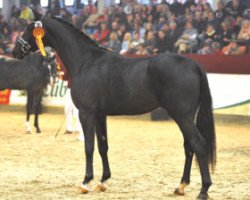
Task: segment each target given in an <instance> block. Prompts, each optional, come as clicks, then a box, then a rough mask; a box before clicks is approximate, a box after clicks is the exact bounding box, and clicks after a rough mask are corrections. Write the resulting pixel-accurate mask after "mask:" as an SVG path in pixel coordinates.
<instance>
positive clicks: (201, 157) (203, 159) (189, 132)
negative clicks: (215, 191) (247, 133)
mask: <svg viewBox="0 0 250 200" xmlns="http://www.w3.org/2000/svg"><path fill="white" fill-rule="evenodd" d="M176 122H177V124H178V125H179V127H180V129H181V131H182V134H183V136H184V138H185V140H186V141H187V142H188V143H189V144H190V147H191V149H192V150H193V152H194V153H195V155H196V157H197V160H198V164H199V167H200V173H201V178H202V189H201V191H200V194H199V196H198V199H202V200H205V199H207V198H208V194H207V191H208V189H209V187H210V186H211V184H212V181H211V177H210V173H209V167H208V158H207V154H206V146H205V144H206V142H205V140H204V138H203V137H202V136H201V134H200V133H199V130H198V129H197V128H196V126H195V124H194V122H193V120H192V118H188V117H187V118H179V119H178V120H176ZM187 167H188V168H189V166H187ZM190 167H191V166H190ZM188 168H187V169H188Z"/></svg>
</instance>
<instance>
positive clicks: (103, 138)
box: [95, 116, 111, 192]
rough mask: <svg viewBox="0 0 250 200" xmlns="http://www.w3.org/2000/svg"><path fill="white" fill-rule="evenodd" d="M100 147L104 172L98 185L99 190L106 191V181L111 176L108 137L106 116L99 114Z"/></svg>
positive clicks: (97, 120) (98, 135)
mask: <svg viewBox="0 0 250 200" xmlns="http://www.w3.org/2000/svg"><path fill="white" fill-rule="evenodd" d="M95 128H96V135H97V142H98V149H99V153H100V156H101V158H102V165H103V174H102V178H101V180H100V182H99V183H98V185H97V187H96V191H97V192H104V191H105V190H106V189H107V186H106V184H105V182H106V181H107V180H108V179H109V178H110V177H111V172H110V168H109V161H108V138H107V122H106V116H98V117H97V118H96V123H95Z"/></svg>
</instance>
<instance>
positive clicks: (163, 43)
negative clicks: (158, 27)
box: [153, 31, 171, 54]
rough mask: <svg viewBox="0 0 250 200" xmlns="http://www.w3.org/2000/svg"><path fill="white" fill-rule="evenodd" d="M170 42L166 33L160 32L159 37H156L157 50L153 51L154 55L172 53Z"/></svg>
mask: <svg viewBox="0 0 250 200" xmlns="http://www.w3.org/2000/svg"><path fill="white" fill-rule="evenodd" d="M170 45H171V44H170V40H169V38H168V37H167V35H166V33H165V32H163V31H158V35H157V37H156V44H155V48H154V49H153V53H155V54H159V53H166V52H169V51H170V48H171V46H170Z"/></svg>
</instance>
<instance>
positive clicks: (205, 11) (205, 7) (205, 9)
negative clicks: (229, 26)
mask: <svg viewBox="0 0 250 200" xmlns="http://www.w3.org/2000/svg"><path fill="white" fill-rule="evenodd" d="M209 12H213V11H212V8H211V5H210V4H209V3H204V5H203V11H202V18H203V19H205V20H207V19H208V14H209Z"/></svg>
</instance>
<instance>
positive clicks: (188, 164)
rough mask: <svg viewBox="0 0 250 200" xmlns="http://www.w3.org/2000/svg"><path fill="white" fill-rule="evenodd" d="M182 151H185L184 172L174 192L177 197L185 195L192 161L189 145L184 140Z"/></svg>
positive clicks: (191, 151)
mask: <svg viewBox="0 0 250 200" xmlns="http://www.w3.org/2000/svg"><path fill="white" fill-rule="evenodd" d="M184 149H185V156H186V160H185V166H184V172H183V176H182V178H181V183H180V185H179V187H178V188H176V190H175V194H177V195H184V194H185V187H186V186H187V185H189V183H190V171H191V166H192V161H193V155H194V153H193V150H192V149H191V146H190V144H189V143H188V142H187V140H185V139H184Z"/></svg>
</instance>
